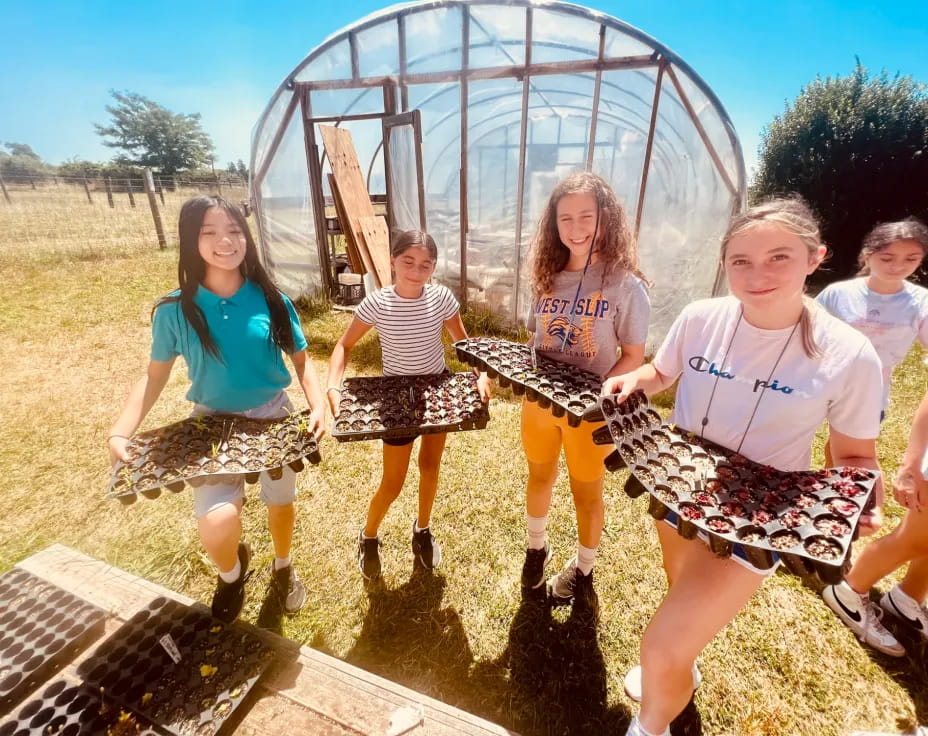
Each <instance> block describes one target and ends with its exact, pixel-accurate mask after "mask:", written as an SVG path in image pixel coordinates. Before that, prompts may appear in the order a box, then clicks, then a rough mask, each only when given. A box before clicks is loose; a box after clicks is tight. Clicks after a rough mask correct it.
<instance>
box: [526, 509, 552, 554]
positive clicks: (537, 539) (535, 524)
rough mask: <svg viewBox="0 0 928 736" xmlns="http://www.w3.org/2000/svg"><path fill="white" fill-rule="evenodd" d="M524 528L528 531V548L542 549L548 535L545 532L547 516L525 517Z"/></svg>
mask: <svg viewBox="0 0 928 736" xmlns="http://www.w3.org/2000/svg"><path fill="white" fill-rule="evenodd" d="M525 526H526V528H527V529H528V548H529V549H544V548H545V542H546V541H547V539H548V535H547V533H546V532H545V529H546V527H547V526H548V517H547V516H529V515H528V514H526V515H525Z"/></svg>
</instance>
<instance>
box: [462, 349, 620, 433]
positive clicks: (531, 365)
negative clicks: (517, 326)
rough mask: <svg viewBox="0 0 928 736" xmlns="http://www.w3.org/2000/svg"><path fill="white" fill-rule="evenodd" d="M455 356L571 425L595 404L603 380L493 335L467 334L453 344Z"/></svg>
mask: <svg viewBox="0 0 928 736" xmlns="http://www.w3.org/2000/svg"><path fill="white" fill-rule="evenodd" d="M454 348H455V350H456V351H457V355H458V359H459V360H461V361H463V362H464V363H467V364H468V365H472V366H474V367H475V368H477V369H479V370H483V371H486V372H487V373H488V374H489V376H490V378H496V379H497V380H498V381H499V385H500V386H503V387H506V386H509V387H511V388H512V391H513V393H514V394H516V395H517V396H521V395H523V394H524V395H525V397H526V398H527V399H528V400H529V401H537V402H538V405H539V406H540V407H541V408H542V409H550V410H551V413H552V414H554V416H556V417H562V416H564V415H565V414H566V416H567V422H568V424H569V425H570V426H571V427H579V426H580V422H581V421H583V419H584V414H585V413H586V412H587V411H589V410H590V409H592V408H594V407H596V405H597V403H596V402H597V401H598V399H599V394H600V391H602V385H603V384H602V381H601V380H600V378H599V376H597V375H595V374H593V373H590V372H589V371H585V370H583V369H581V368H576V367H574V366H572V365H569V364H567V363H561V362H559V361H556V360H551V359H550V358H546V357H545V356H543V355H541V354H539V353H537V352H536V353H535V356H534V360H533V357H532V349H531V347H529V346H528V345H524V344H522V343H519V342H510V341H508V340H499V339H497V338H492V337H469V338H467V339H466V340H459V341H458V342H456V343H455V344H454Z"/></svg>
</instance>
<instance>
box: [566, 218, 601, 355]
mask: <svg viewBox="0 0 928 736" xmlns="http://www.w3.org/2000/svg"><path fill="white" fill-rule="evenodd" d="M597 235H599V204H598V203H597V205H596V225H595V227H594V228H593V238H592V240H591V241H590V250H589V252H588V253H587V254H586V263H585V264H584V266H583V273H581V274H580V282H579V283H578V284H577V291H576V292H575V293H574V299H573V301H572V302H571V303H570V321H569V322H568V323H567V329H566V330H564V339H563V341H561V347H560V349H559V351H558V352H561V353H563V352H564V349H565V348H566V347H567V340H568V338H569V337H570V333H571V330H573V328H574V316H575V315H574V310H575V309H576V308H577V300H578V299H579V298H580V289H581V288H582V287H583V279H585V278H586V272H587V269H588V268H589V267H590V262H591V261H592V260H593V249H594V248H596V236H597ZM603 273H604V274H605V271H603Z"/></svg>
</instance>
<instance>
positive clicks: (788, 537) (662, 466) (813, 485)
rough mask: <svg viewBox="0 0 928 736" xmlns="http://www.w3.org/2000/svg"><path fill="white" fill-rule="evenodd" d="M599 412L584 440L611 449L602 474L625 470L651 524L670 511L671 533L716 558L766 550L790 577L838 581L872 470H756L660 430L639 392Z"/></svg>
mask: <svg viewBox="0 0 928 736" xmlns="http://www.w3.org/2000/svg"><path fill="white" fill-rule="evenodd" d="M600 409H601V411H602V414H603V416H604V417H605V420H606V426H605V427H600V428H599V429H597V430H596V431H595V432H594V440H595V441H596V442H598V443H600V444H609V443H613V444H615V447H616V451H615V452H613V453H612V454H611V455H609V457H607V458H606V461H605V462H606V467H607V469H609V470H612V471H614V470H618V469H619V468H621V467H628V468H629V470H630V471H631V473H632V475H631V477H630V478H629V481H628V482H627V483H626V486H625V491H626V493H627V494H628V495H629V496H630V497H632V498H635V497H637V496H639V495H641V494H642V493H644V492H648V493H650V494H651V498H650V502H649V506H648V512H649V513H650V514H651V516H653V517H654V518H655V519H663V518H664V517H666V516H667V515H668V514H669V513H670V512H673V513H675V514H676V515H677V517H678V522H677V531H678V533H679V534H680V535H681V536H683V537H685V538H687V539H692V538H694V537H695V536H696V535H697V534H698V533H700V532H704V533H705V534H707V535H708V540H709V546H710V547H711V549H712V551H713V552H715V554H717V555H719V556H722V557H727V556H729V555H731V553H732V546H733V545H734V544H735V543H740V544H741V545H743V547H744V551H745V554H746V556H747V557H748V559H749V560H750V562H751V563H752V564H753V565H755V566H756V567H759V568H762V569H766V568H769V567H770V566H771V565H773V563H774V558H773V553H774V552H775V553H777V554H778V555H779V556H780V558H781V559H782V560H783V563H784V565H785V566H786V567H787V569H788V570H789V571H790V572H792V573H794V574H797V575H811V574H817V575H818V576H819V577H820V578H821V579H822V580H823V581H825V582H826V583H837V582H840V580H841V579H842V577H843V570H842V566H843V565H844V564H845V562H846V561H847V560H848V559H849V555H850V549H851V542H852V541H853V540H854V539H855V538H856V536H857V531H858V530H857V523H858V521H859V520H860V516H861V514H862V513H863V511H864V510H866V508H867V502H868V500H870V498H871V495H872V492H873V486H874V484H875V483H876V480H877V476H878V473H876V472H874V471H871V470H867V469H865V468H854V467H842V468H826V469H822V470H809V471H797V472H784V471H780V470H777V469H775V468H772V467H770V466H769V465H760V464H758V463H755V462H752V461H750V460H748V459H747V458H745V457H744V456H743V455H739V454H738V453H735V452H732V451H731V450H728V449H726V448H724V447H721V446H720V445H717V444H715V443H713V442H709V441H708V440H704V439H700V438H699V437H697V436H696V435H694V434H692V433H690V432H685V431H681V430H679V429H678V428H676V426H674V425H668V424H665V423H664V422H663V421H662V420H661V417H660V415H659V414H658V413H657V412H656V411H655V410H654V409H653V408H651V406H650V404H649V402H648V400H647V398H646V397H645V395H644V394H643V393H641V392H636V393H635V394H633V395H632V396H630V397H629V398H628V399H627V400H626V401H625V402H624V403H623V404H618V405H617V404H616V402H615V401H614V400H613V399H612V398H611V397H608V396H607V397H603V398H602V399H601V400H600Z"/></svg>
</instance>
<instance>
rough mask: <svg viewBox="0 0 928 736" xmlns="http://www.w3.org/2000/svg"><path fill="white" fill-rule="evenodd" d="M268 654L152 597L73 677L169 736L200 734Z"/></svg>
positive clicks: (219, 720)
mask: <svg viewBox="0 0 928 736" xmlns="http://www.w3.org/2000/svg"><path fill="white" fill-rule="evenodd" d="M166 637H169V639H166ZM171 650H173V654H174V656H172V653H171ZM273 656H274V655H273V651H272V650H271V649H270V648H269V647H268V646H267V645H265V644H263V643H262V642H261V641H260V640H259V639H258V638H257V637H255V636H252V635H251V634H249V633H247V632H244V631H243V630H242V629H241V628H240V627H238V626H235V625H232V626H228V625H226V624H223V623H222V622H221V621H219V620H217V619H214V618H213V617H211V616H210V615H209V614H207V613H204V612H201V611H198V610H194V609H192V608H189V607H188V606H184V605H181V604H180V603H177V602H176V601H172V600H170V599H168V598H157V599H155V600H154V601H152V603H151V604H149V606H148V607H147V608H145V609H143V610H142V611H139V612H138V613H137V614H136V615H135V616H133V617H132V618H131V619H130V620H129V621H127V622H126V623H125V625H124V626H122V627H121V628H120V629H119V630H118V631H116V632H115V633H114V634H113V635H112V636H110V637H109V638H108V639H107V640H106V641H105V642H103V644H101V645H100V646H99V647H98V648H97V650H96V651H95V652H94V653H93V655H92V656H91V657H90V658H88V659H87V660H86V661H85V662H83V663H82V664H81V666H80V667H79V668H78V674H79V675H80V676H81V677H82V678H83V679H84V680H85V681H86V682H87V683H88V684H91V685H93V686H94V687H97V688H100V690H101V692H102V694H103V696H104V697H105V698H109V699H112V700H113V701H114V702H116V703H118V704H119V705H120V706H121V707H123V708H125V709H127V710H132V711H134V712H136V713H139V714H140V715H142V716H143V717H144V718H146V719H147V720H149V721H151V722H152V723H154V724H156V725H157V726H159V727H162V728H164V729H165V730H167V731H169V732H170V733H172V734H178V736H204V735H208V734H214V733H216V731H217V730H218V729H219V728H220V727H221V726H222V724H223V723H224V722H225V721H226V720H228V718H229V717H230V716H231V715H232V713H233V712H234V711H235V709H236V708H237V707H238V706H239V705H240V704H241V703H242V701H243V700H244V698H245V697H246V695H247V694H248V692H249V691H250V690H251V689H252V687H254V685H255V683H256V682H257V680H258V678H260V677H261V675H262V674H263V673H264V672H265V670H266V669H267V668H268V666H269V665H270V664H271V661H272V659H273ZM175 658H176V659H175Z"/></svg>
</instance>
